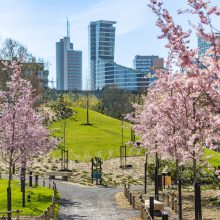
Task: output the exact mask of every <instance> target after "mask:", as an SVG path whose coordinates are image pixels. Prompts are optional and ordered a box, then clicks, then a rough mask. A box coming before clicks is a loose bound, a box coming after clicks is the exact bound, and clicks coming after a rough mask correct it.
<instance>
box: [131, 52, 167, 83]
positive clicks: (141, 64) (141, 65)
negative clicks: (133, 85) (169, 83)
mask: <svg viewBox="0 0 220 220" xmlns="http://www.w3.org/2000/svg"><path fill="white" fill-rule="evenodd" d="M153 67H155V68H159V69H162V68H164V59H163V58H159V56H153V55H152V56H140V55H136V56H135V58H134V60H133V68H134V69H135V70H137V71H139V72H142V76H141V75H140V77H139V78H138V85H143V84H146V83H148V84H150V83H151V82H152V81H154V80H155V79H156V78H155V77H153V76H152V77H149V78H146V77H145V76H150V75H153V74H154V70H153Z"/></svg>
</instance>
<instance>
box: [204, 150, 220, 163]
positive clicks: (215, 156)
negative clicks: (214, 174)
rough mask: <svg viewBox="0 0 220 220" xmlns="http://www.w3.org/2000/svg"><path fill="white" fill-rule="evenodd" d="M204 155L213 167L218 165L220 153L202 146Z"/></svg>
mask: <svg viewBox="0 0 220 220" xmlns="http://www.w3.org/2000/svg"><path fill="white" fill-rule="evenodd" d="M204 155H205V157H206V158H207V160H208V162H209V163H210V164H211V165H212V166H213V167H218V166H220V153H218V152H215V151H213V150H210V149H207V148H204Z"/></svg>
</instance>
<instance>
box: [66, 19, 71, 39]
mask: <svg viewBox="0 0 220 220" xmlns="http://www.w3.org/2000/svg"><path fill="white" fill-rule="evenodd" d="M66 36H67V37H69V38H70V22H69V18H66Z"/></svg>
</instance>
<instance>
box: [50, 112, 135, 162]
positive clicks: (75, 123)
mask: <svg viewBox="0 0 220 220" xmlns="http://www.w3.org/2000/svg"><path fill="white" fill-rule="evenodd" d="M73 110H74V111H75V112H76V114H75V115H74V116H73V117H71V118H69V119H67V122H66V146H67V147H68V149H69V159H70V160H79V161H89V160H91V158H92V157H95V156H99V157H102V158H103V159H105V160H106V159H109V158H115V157H119V156H120V146H121V144H122V127H121V125H122V124H121V121H120V120H117V119H114V118H111V117H108V116H106V115H103V114H100V113H98V112H95V111H89V115H90V123H91V124H92V125H85V123H86V110H85V109H82V108H73ZM50 128H51V129H52V130H53V133H54V134H55V135H56V136H59V137H63V130H64V120H61V121H58V122H54V123H52V125H51V126H50ZM130 128H131V125H130V124H129V123H126V122H125V123H124V142H125V143H126V142H128V141H130V137H131V129H130ZM127 153H128V155H135V154H137V153H139V152H135V151H134V150H133V149H131V148H129V149H128V151H127ZM52 155H53V156H55V157H57V158H59V157H60V151H59V150H55V151H54V152H53V153H52Z"/></svg>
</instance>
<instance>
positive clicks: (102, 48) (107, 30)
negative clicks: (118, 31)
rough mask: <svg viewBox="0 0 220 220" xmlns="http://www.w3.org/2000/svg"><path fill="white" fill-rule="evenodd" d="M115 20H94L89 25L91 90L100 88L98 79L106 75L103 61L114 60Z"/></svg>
mask: <svg viewBox="0 0 220 220" xmlns="http://www.w3.org/2000/svg"><path fill="white" fill-rule="evenodd" d="M114 24H116V22H115V21H104V20H100V21H95V22H94V21H93V22H90V24H89V27H88V32H89V63H90V77H91V90H97V89H98V88H100V85H99V82H98V79H99V78H102V77H104V76H100V75H98V74H100V73H103V72H102V71H100V68H102V66H103V62H110V63H112V62H114V52H115V27H114Z"/></svg>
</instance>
